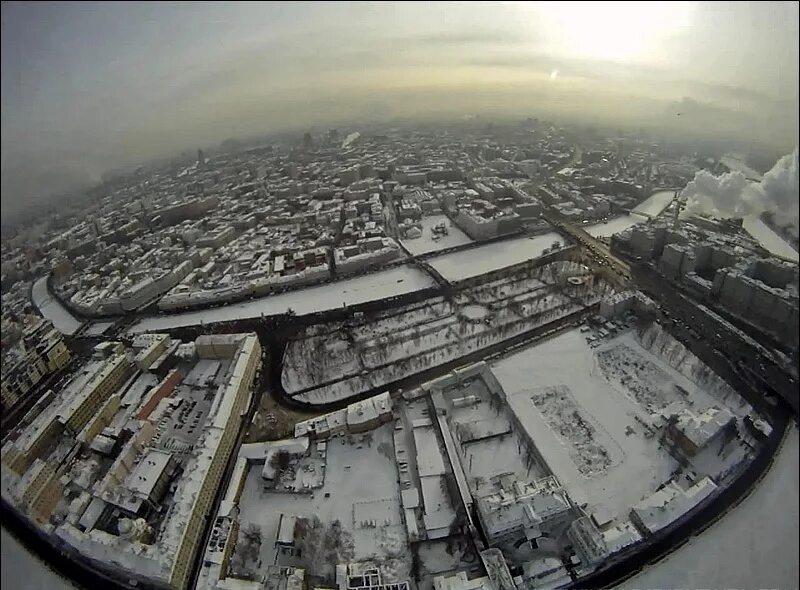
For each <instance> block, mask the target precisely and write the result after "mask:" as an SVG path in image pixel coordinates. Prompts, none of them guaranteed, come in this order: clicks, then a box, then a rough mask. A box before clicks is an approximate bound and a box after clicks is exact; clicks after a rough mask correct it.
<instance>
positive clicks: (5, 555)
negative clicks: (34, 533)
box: [0, 529, 77, 590]
mask: <svg viewBox="0 0 800 590" xmlns="http://www.w3.org/2000/svg"><path fill="white" fill-rule="evenodd" d="M0 548H2V567H0V580H1V581H0V587H2V588H13V589H14V590H74V589H76V588H77V586H75V585H74V584H72V583H71V582H69V581H67V580H66V579H65V578H63V577H62V576H60V575H59V574H57V573H56V572H55V571H53V570H52V569H50V567H49V566H48V565H46V564H45V563H44V562H43V561H42V560H40V559H39V558H38V557H36V556H35V555H33V554H32V553H29V552H28V550H27V549H26V548H25V547H24V546H23V545H22V544H21V543H20V542H19V541H17V539H16V538H15V537H14V536H13V535H12V534H11V533H8V532H6V529H3V530H2V533H0Z"/></svg>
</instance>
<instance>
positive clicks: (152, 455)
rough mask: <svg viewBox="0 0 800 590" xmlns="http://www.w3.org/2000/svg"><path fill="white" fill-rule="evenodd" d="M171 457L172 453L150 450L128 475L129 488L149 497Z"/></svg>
mask: <svg viewBox="0 0 800 590" xmlns="http://www.w3.org/2000/svg"><path fill="white" fill-rule="evenodd" d="M171 458H172V454H171V453H165V452H164V451H159V450H156V449H152V450H150V451H149V452H148V453H147V454H146V455H144V456H143V457H142V459H141V461H139V464H138V465H136V467H134V469H133V471H131V474H130V475H129V476H128V479H127V482H126V483H127V487H128V489H129V490H130V491H132V492H134V493H135V494H137V495H140V496H146V497H149V496H150V495H151V494H152V493H153V489H154V488H155V486H156V483H157V482H158V480H159V478H160V477H161V475H162V474H163V473H164V470H165V469H166V468H167V465H168V464H169V460H170V459H171Z"/></svg>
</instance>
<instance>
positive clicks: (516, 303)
mask: <svg viewBox="0 0 800 590" xmlns="http://www.w3.org/2000/svg"><path fill="white" fill-rule="evenodd" d="M581 272H584V271H583V267H581V266H580V265H578V264H576V263H569V262H555V263H551V264H548V265H546V266H544V267H539V268H536V269H529V270H528V271H525V272H522V273H519V274H518V275H515V276H514V277H506V278H503V279H498V280H496V281H493V282H491V283H487V284H484V285H480V286H478V287H475V288H472V289H469V290H467V291H463V292H461V293H460V294H458V295H457V296H455V297H454V298H453V300H452V303H450V302H447V301H444V300H443V299H442V298H440V297H437V298H433V299H430V300H427V301H425V302H422V303H417V304H414V305H410V306H406V307H405V308H399V309H394V310H391V311H390V312H386V313H384V314H377V315H375V316H370V317H364V318H362V320H360V321H359V322H355V323H354V322H350V323H348V324H338V325H336V324H334V325H330V324H329V325H327V326H325V327H316V326H315V327H311V328H309V329H307V330H306V332H305V333H304V334H302V335H298V337H297V338H296V339H294V340H292V341H291V342H290V343H289V346H288V348H287V351H286V355H285V357H284V369H283V374H282V382H283V386H284V388H285V389H286V390H287V391H288V392H289V393H299V392H301V391H304V390H309V391H306V392H305V393H301V394H299V395H298V396H297V399H302V400H303V401H310V402H312V403H319V402H324V401H334V400H337V399H343V398H345V397H348V396H351V395H355V394H357V393H360V392H362V391H364V390H366V389H369V388H372V387H379V386H381V385H383V384H385V383H389V382H391V381H395V380H397V379H401V378H403V377H406V376H408V375H411V374H414V373H417V372H419V371H422V370H425V369H428V368H430V367H433V366H436V365H440V364H443V363H446V362H449V361H451V360H455V359H458V358H460V357H463V356H465V355H467V354H470V353H472V352H475V351H478V350H480V349H482V348H485V347H487V346H490V345H492V344H495V343H497V342H501V341H503V340H505V339H508V338H510V337H513V336H515V335H517V334H520V333H522V332H525V331H527V330H530V329H532V328H534V327H536V326H539V325H542V324H544V323H547V322H550V321H553V320H555V319H557V318H559V317H562V316H563V315H566V314H569V313H571V312H573V311H576V310H578V309H580V308H581V307H583V306H584V305H588V304H591V303H593V302H595V301H596V300H597V299H598V298H599V297H600V293H602V292H603V290H604V289H607V287H606V286H605V285H598V286H595V287H589V286H584V285H579V286H567V287H563V288H562V287H560V286H559V282H563V281H561V280H560V279H561V277H560V275H561V274H563V273H567V274H575V273H577V274H580V273H581ZM311 388H314V389H311Z"/></svg>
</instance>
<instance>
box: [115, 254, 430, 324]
mask: <svg viewBox="0 0 800 590" xmlns="http://www.w3.org/2000/svg"><path fill="white" fill-rule="evenodd" d="M434 285H435V283H434V282H433V279H431V278H430V277H429V276H428V275H427V274H425V273H424V272H422V271H421V270H418V269H417V268H415V267H413V266H411V265H403V266H399V267H396V268H391V269H389V270H384V271H379V272H375V273H372V274H368V275H364V276H360V277H356V278H354V279H347V280H343V281H336V282H334V283H330V284H326V285H320V286H319V287H311V288H308V289H301V290H298V291H291V292H289V293H283V294H281V295H273V296H269V297H262V298H259V299H254V300H253V301H247V302H244V303H234V304H231V305H225V306H223V307H217V308H214V309H206V310H202V311H191V312H186V313H180V314H174V315H162V316H153V317H149V318H144V319H142V320H140V321H139V322H137V323H136V324H134V325H133V327H132V328H131V329H130V331H131V332H149V331H155V330H166V329H169V328H177V327H181V326H196V325H199V324H211V323H214V322H225V321H231V320H239V319H246V318H257V317H259V316H261V315H264V316H270V315H277V314H282V313H286V311H287V310H289V309H290V308H291V309H292V310H294V312H295V313H296V314H297V315H303V314H307V313H314V312H317V311H326V310H329V309H335V308H339V307H342V306H343V305H344V304H347V305H356V304H359V303H365V302H367V301H375V300H377V299H384V298H386V297H395V296H397V295H403V294H406V293H413V292H414V291H420V290H422V289H426V288H428V287H433V286H434Z"/></svg>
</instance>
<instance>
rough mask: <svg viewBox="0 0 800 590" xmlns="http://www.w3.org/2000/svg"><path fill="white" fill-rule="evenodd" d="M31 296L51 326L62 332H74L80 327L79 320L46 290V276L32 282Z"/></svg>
mask: <svg viewBox="0 0 800 590" xmlns="http://www.w3.org/2000/svg"><path fill="white" fill-rule="evenodd" d="M31 296H32V298H33V302H34V303H35V304H36V307H38V308H39V311H41V312H42V315H43V316H44V317H45V318H47V319H48V320H50V321H51V322H53V326H54V327H55V328H56V330H58V331H59V332H61V333H62V334H74V333H75V331H76V330H77V329H78V328H80V327H81V322H80V320H78V319H76V318H75V317H74V316H73V315H72V314H71V313H70V312H69V310H68V309H67V308H66V307H64V306H63V305H61V303H60V302H59V301H58V300H57V299H55V298H53V297H52V296H51V295H50V293H49V292H48V291H47V277H42V278H41V279H39V280H38V281H36V282H35V283H34V284H33V291H32V294H31Z"/></svg>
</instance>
